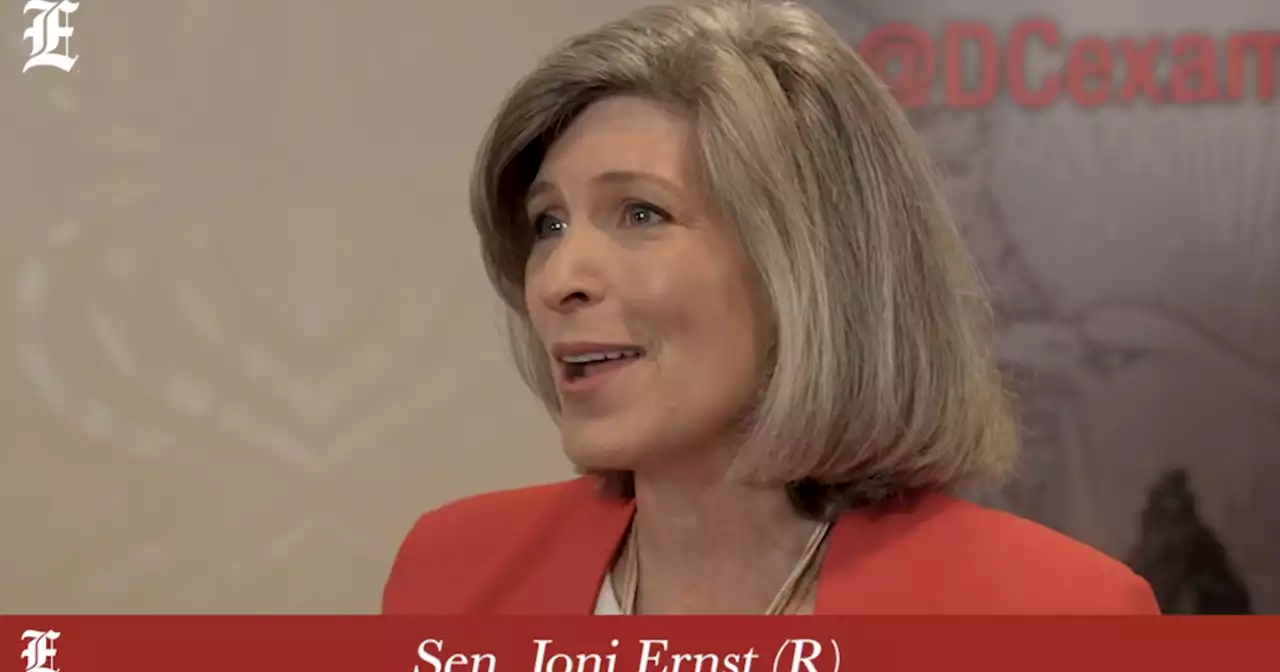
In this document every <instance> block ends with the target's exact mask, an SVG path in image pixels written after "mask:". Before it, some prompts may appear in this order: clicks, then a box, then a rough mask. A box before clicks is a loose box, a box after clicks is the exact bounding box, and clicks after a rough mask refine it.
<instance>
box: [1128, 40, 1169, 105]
mask: <svg viewBox="0 0 1280 672" xmlns="http://www.w3.org/2000/svg"><path fill="white" fill-rule="evenodd" d="M1119 47H1120V57H1121V59H1122V60H1123V61H1124V65H1125V67H1124V72H1125V75H1124V86H1122V87H1121V88H1120V95H1119V99H1120V102H1122V103H1128V102H1132V101H1133V99H1134V98H1135V97H1137V96H1138V95H1139V94H1142V95H1145V96H1146V97H1147V100H1149V101H1151V102H1153V103H1158V102H1160V100H1161V99H1162V97H1163V96H1162V94H1161V91H1160V79H1159V78H1158V77H1157V76H1156V65H1157V64H1158V63H1159V62H1160V50H1161V48H1162V47H1164V40H1163V39H1161V38H1158V37H1153V38H1150V39H1147V40H1146V41H1144V42H1138V41H1137V40H1135V39H1133V38H1131V37H1125V38H1121V39H1120V42H1119Z"/></svg>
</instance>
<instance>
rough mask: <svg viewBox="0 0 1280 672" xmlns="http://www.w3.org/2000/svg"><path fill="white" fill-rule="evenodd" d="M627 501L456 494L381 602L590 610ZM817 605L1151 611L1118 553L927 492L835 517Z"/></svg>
mask: <svg viewBox="0 0 1280 672" xmlns="http://www.w3.org/2000/svg"><path fill="white" fill-rule="evenodd" d="M632 507H633V504H632V503H631V502H627V501H622V500H615V499H611V498H608V497H606V496H604V495H601V494H597V492H596V487H595V483H594V482H593V481H592V480H591V479H587V478H579V479H575V480H572V481H568V482H563V483H556V484H552V485H544V486H538V487H532V488H522V489H518V490H508V491H504V492H496V493H490V494H486V495H480V496H477V497H471V498H468V499H463V500H461V501H458V502H454V503H453V504H449V505H447V506H444V507H442V508H440V509H437V510H435V511H432V512H429V513H427V514H425V515H423V516H422V517H421V518H420V519H419V520H418V522H417V524H416V525H415V526H414V527H413V530H412V531H411V532H410V533H409V535H408V537H407V538H406V539H405V541H404V544H403V545H402V546H401V548H400V552H399V554H398V555H397V557H396V560H395V564H394V565H393V567H392V569H391V576H390V578H389V579H388V580H387V584H386V588H385V590H384V592H383V601H382V610H383V613H387V614H424V615H425V614H440V615H443V614H537V615H550V614H582V615H586V614H591V613H592V612H593V610H594V608H595V603H596V593H597V591H598V590H599V588H600V584H601V582H602V581H603V580H604V576H605V572H606V571H608V569H609V563H610V560H611V559H612V557H613V555H614V552H615V550H616V549H617V548H618V546H619V544H620V543H621V542H622V538H623V535H624V534H625V532H626V529H627V525H628V523H629V522H630V520H631V513H632ZM830 535H831V536H830V537H829V538H828V546H827V550H826V553H825V555H824V556H823V560H822V566H821V570H820V573H819V577H818V588H817V602H816V605H815V611H816V613H818V614H1158V613H1159V608H1158V607H1157V605H1156V602H1155V599H1154V597H1153V596H1152V593H1151V589H1150V588H1149V587H1148V585H1147V583H1146V582H1145V581H1143V580H1142V579H1141V578H1139V577H1138V576H1136V575H1135V574H1134V573H1133V572H1131V571H1129V569H1128V568H1127V567H1125V566H1124V565H1123V564H1121V563H1119V562H1117V561H1115V560H1112V559H1111V558H1108V557H1107V556H1105V555H1103V554H1102V553H1099V552H1098V551H1095V550H1093V549H1092V548H1090V547H1088V546H1085V545H1084V544H1081V543H1079V542H1076V541H1073V540H1071V539H1069V538H1067V537H1065V536H1063V535H1061V534H1058V533H1057V532H1054V531H1052V530H1049V529H1048V528H1045V527H1041V526H1040V525H1038V524H1036V523H1032V522H1030V521H1027V520H1024V519H1022V518H1018V517H1015V516H1012V515H1009V514H1006V513H1002V512H998V511H994V510H989V509H984V508H982V507H979V506H977V505H974V504H971V503H968V502H965V501H961V500H957V499H952V498H950V497H945V496H942V495H931V496H928V497H925V498H923V499H920V500H919V501H917V502H915V503H913V504H910V505H906V504H903V505H896V506H894V507H891V508H889V507H881V508H880V509H878V510H875V511H872V510H863V511H853V512H850V513H848V514H846V515H844V516H843V517H841V518H840V520H839V521H837V523H836V524H835V526H834V527H833V528H832V530H831V533H830Z"/></svg>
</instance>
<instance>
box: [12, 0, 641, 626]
mask: <svg viewBox="0 0 1280 672" xmlns="http://www.w3.org/2000/svg"><path fill="white" fill-rule="evenodd" d="M635 4H638V2H637V0H536V1H526V0H478V1H476V0H473V1H471V2H454V1H450V0H426V1H416V2H415V1H409V0H395V1H391V2H361V3H351V2H322V3H317V2H302V1H299V0H290V1H287V2H285V1H277V2H269V3H263V2H253V1H251V0H172V1H168V2H155V1H153V0H110V1H108V0H81V2H80V9H79V10H78V11H77V12H76V13H75V14H74V15H73V25H74V27H75V31H76V32H75V35H74V37H73V39H72V50H73V52H74V53H76V54H78V55H79V57H80V60H79V61H78V63H77V64H76V67H75V69H74V70H73V71H72V72H71V73H70V74H64V73H62V72H60V71H56V70H45V71H40V70H33V71H31V72H28V73H26V74H22V73H21V70H22V64H23V62H24V61H25V60H26V57H27V55H28V53H29V51H30V43H29V42H25V41H23V40H22V32H23V30H24V29H25V27H26V20H25V19H24V17H22V16H21V15H20V11H21V7H22V3H21V2H8V3H5V5H6V6H5V8H4V10H3V14H0V46H2V47H3V50H2V52H0V53H3V58H0V60H2V61H3V63H0V92H2V93H0V100H3V106H0V121H2V122H3V123H0V147H3V158H0V204H2V205H0V208H2V210H0V212H3V217H4V222H3V225H2V226H0V428H2V432H0V548H3V552H2V553H0V611H3V612H9V613H13V612H48V611H76V612H79V611H121V612H144V611H166V612H167V611H178V612H186V611H199V612H205V611H238V612H243V611H250V612H257V611H297V610H301V611H342V612H346V611H371V610H374V609H376V607H377V602H378V597H379V590H380V588H381V582H382V580H383V579H384V577H385V574H386V570H387V567H388V565H389V563H390V560H391V557H392V554H393V552H394V550H395V547H396V544H397V543H398V542H399V540H400V538H401V537H402V535H403V534H404V532H405V531H406V529H407V527H408V526H409V525H410V524H411V523H412V521H413V519H414V517H415V516H416V515H417V514H418V513H420V512H421V511H422V510H424V509H426V508H428V507H431V506H433V505H436V504H439V503H441V502H444V501H446V500H449V499H452V498H455V497H458V496H460V495H463V494H467V493H471V492H474V491H477V490H481V489H489V488H494V487H499V486H504V485H517V484H522V483H527V482H533V481H539V480H548V479H554V478H559V477H562V476H564V475H567V474H568V473H569V470H568V467H567V466H566V465H565V463H564V461H563V460H562V458H561V457H560V455H559V453H558V451H557V448H556V445H555V441H554V435H553V432H552V428H551V426H550V424H549V423H548V422H547V421H546V419H545V418H544V417H543V414H542V412H541V410H540V409H539V408H538V407H536V406H535V405H534V402H533V401H532V400H531V398H530V397H529V396H528V395H527V394H526V393H525V391H524V389H523V388H522V387H521V386H520V385H519V384H518V382H517V379H516V377H515V376H514V374H513V373H512V371H511V370H510V368H509V366H508V362H507V360H506V353H505V351H504V350H503V349H502V348H501V346H500V342H499V340H498V338H497V330H496V328H495V324H496V316H497V315H498V312H497V310H496V306H495V302H494V300H493V299H492V298H491V295H490V291H489V288H488V285H487V283H486V281H485V280H484V277H483V274H482V270H481V268H480V265H479V262H478V257H477V254H476V249H477V248H476V243H475V240H474V236H473V234H472V231H471V225H470V222H469V219H468V214H467V209H466V183H467V175H468V170H469V168H470V165H471V157H472V152H473V150H474V147H475V145H476V143H477V141H478V140H479V137H480V135H481V133H482V131H483V127H484V125H485V123H486V121H487V118H488V116H489V114H490V113H491V111H492V110H493V109H494V107H495V105H496V104H497V102H498V101H499V99H500V97H501V95H502V94H503V92H504V90H505V88H506V87H507V86H509V85H510V84H511V83H513V81H514V79H515V78H516V77H517V76H519V75H520V74H521V72H522V71H523V70H524V69H525V68H527V67H528V66H530V65H531V63H532V62H533V60H534V59H535V58H536V57H537V56H538V55H539V54H541V53H542V52H544V51H545V50H547V49H548V48H549V47H550V46H551V45H552V44H553V43H554V42H555V41H557V40H558V39H560V38H562V37H565V36H567V35H568V34H570V33H571V32H574V31H577V30H580V29H584V28H587V27H590V26H592V25H594V24H596V23H598V22H600V21H602V20H604V19H607V18H612V17H614V16H616V15H617V14H619V13H621V12H623V11H625V10H626V9H628V8H629V7H630V6H632V5H635Z"/></svg>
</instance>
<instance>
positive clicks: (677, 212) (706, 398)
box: [383, 0, 1157, 614]
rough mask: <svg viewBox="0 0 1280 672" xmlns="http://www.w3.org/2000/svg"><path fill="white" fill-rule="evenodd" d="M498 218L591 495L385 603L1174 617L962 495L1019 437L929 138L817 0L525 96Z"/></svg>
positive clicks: (508, 277)
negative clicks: (817, 12)
mask: <svg viewBox="0 0 1280 672" xmlns="http://www.w3.org/2000/svg"><path fill="white" fill-rule="evenodd" d="M472 204H473V212H474V217H475V221H476V224H477V227H478V229H479V233H480V238H481V241H482V246H483V252H484V259H485V263H486V264H487V267H488V270H489V272H490V276H491V278H492V281H493V283H494V285H495V286H496V288H497V290H498V292H499V294H500V295H501V297H502V298H503V300H504V301H505V303H506V305H507V306H508V307H509V308H510V314H511V326H512V336H513V342H514V344H515V347H516V351H517V354H518V355H519V361H520V362H521V364H522V367H521V370H522V373H523V375H524V376H525V378H526V380H527V381H528V383H529V385H530V386H531V387H532V388H533V390H534V391H535V392H536V393H537V394H538V395H540V397H541V398H542V400H543V401H544V402H545V403H546V405H547V407H548V409H549V410H550V412H551V414H552V416H553V417H554V418H555V420H556V422H557V424H558V426H559V429H560V432H561V434H562V437H563V444H564V449H565V451H566V453H567V455H568V457H569V458H570V459H571V461H572V462H573V463H574V464H575V465H576V466H577V467H578V468H579V469H580V470H581V471H583V472H584V473H585V474H587V475H586V476H584V477H583V478H579V479H576V480H573V481H569V482H566V483H558V484H553V485H547V486H540V487H534V488H527V489H520V490H514V491H507V492H500V493H494V494H488V495H483V496H479V497H474V498H470V499H466V500H463V501H460V502H456V503H453V504H451V505H448V506H445V507H443V508H440V509H438V510H436V511H433V512H430V513H427V514H426V515H424V516H423V517H422V518H421V519H420V520H419V521H418V523H417V525H416V526H415V527H414V529H413V530H412V532H411V533H410V534H409V536H408V538H407V539H406V541H405V542H404V545H403V547H402V548H401V551H400V553H399V556H398V558H397V560H396V562H395V565H394V567H393V569H392V572H391V576H390V578H389V580H388V583H387V586H386V590H385V594H384V604H383V608H384V611H385V612H387V613H423V614H425V613H431V614H462V613H533V614H574V613H579V614H589V613H597V614H618V613H621V614H642V613H643V614H675V613H746V614H751V613H765V614H787V613H822V614H835V613H894V612H896V613H984V612H985V613H1034V612H1041V613H1069V612H1076V613H1155V612H1156V611H1157V609H1156V607H1155V603H1154V601H1153V599H1152V596H1151V592H1150V590H1149V589H1148V587H1147V586H1146V584H1145V583H1144V582H1143V581H1141V580H1140V579H1139V578H1137V577H1136V576H1135V575H1134V574H1132V573H1131V572H1129V571H1128V570H1127V569H1126V568H1125V567H1124V566H1123V565H1121V564H1119V563H1117V562H1115V561H1112V560H1110V559H1108V558H1106V557H1104V556H1103V555H1101V554H1100V553H1098V552H1096V551H1094V550H1092V549H1089V548H1087V547H1085V546H1083V545H1081V544H1078V543H1076V542H1073V541H1071V540H1069V539H1067V538H1065V537H1063V536H1060V535H1058V534H1057V533H1055V532H1052V531H1049V530H1048V529H1045V528H1042V527H1039V526H1037V525H1035V524H1033V523H1030V522H1027V521H1024V520H1021V519H1018V518H1015V517H1012V516H1010V515H1007V514H1004V513H999V512H995V511H988V510H985V509H981V508H979V507H977V506H974V505H972V504H968V503H964V502H962V501H960V500H957V499H955V498H953V497H952V496H951V495H949V494H948V493H950V492H953V491H954V490H955V489H957V488H958V487H961V486H963V485H968V484H972V483H977V482H994V481H996V480H998V479H999V478H1000V477H1001V476H1002V475H1003V474H1004V473H1005V472H1006V471H1007V469H1008V467H1009V466H1010V464H1011V462H1012V460H1013V458H1014V456H1015V447H1016V427H1015V423H1014V421H1013V419H1012V417H1011V413H1010V409H1009V404H1008V402H1007V399H1006V395H1005V392H1004V389H1003V388H1002V385H1001V380H1000V376H999V374H998V372H997V370H996V368H995V365H994V362H993V358H992V354H991V352H990V349H991V343H990V339H991V334H990V325H989V323H988V321H989V315H988V309H987V306H986V304H985V300H984V299H983V297H982V295H981V293H980V288H979V282H978V280H977V277H976V273H975V271H974V269H973V268H972V266H971V261H970V259H969V258H968V257H967V255H966V253H965V252H964V250H963V247H962V243H961V240H960V237H959V236H958V234H957V232H956V230H955V228H954V226H953V225H952V222H951V221H950V219H949V218H948V215H947V214H946V211H945V208H944V206H943V204H942V202H941V200H940V197H939V191H938V187H937V186H936V185H935V183H934V181H933V177H932V176H931V175H930V172H929V168H928V165H927V161H926V158H925V155H924V154H923V152H922V150H921V148H920V147H919V146H918V144H917V139H916V138H915V137H914V136H913V134H912V132H911V130H910V129H909V127H908V125H907V122H906V120H905V119H904V117H903V115H902V113H901V112H900V111H899V109H898V108H897V107H896V105H895V104H894V103H893V101H892V100H891V98H890V97H889V95H888V94H887V93H886V92H885V91H884V89H883V87H882V86H881V85H880V84H879V83H878V81H877V80H876V79H875V77H874V76H873V75H872V73H871V72H870V71H869V70H868V69H867V67H866V66H865V65H864V64H863V63H862V62H861V61H860V60H859V59H858V58H857V56H855V54H854V52H853V51H852V50H851V49H850V48H849V47H848V46H846V45H845V44H844V43H843V42H842V41H841V40H840V39H839V38H838V37H837V36H836V35H835V34H834V33H833V32H832V31H831V29H830V28H829V27H828V26H826V25H825V24H824V23H822V22H821V21H820V20H819V19H818V18H817V17H815V16H814V15H813V14H812V13H810V12H809V11H808V10H805V9H802V8H801V7H798V6H794V5H787V4H765V3H755V2H748V1H746V0H739V1H730V0H723V1H711V2H700V3H697V4H688V5H681V6H670V7H660V8H652V9H648V10H645V11H641V12H639V13H637V14H635V15H633V16H631V17H630V18H628V19H626V20H624V21H621V22H618V23H614V24H610V25H607V26H605V27H603V28H600V29H599V30H596V31H594V32H591V33H588V34H585V35H582V36H579V37H577V38H575V39H573V40H570V41H569V42H568V43H566V44H565V45H564V46H563V47H562V48H561V49H559V50H558V51H557V52H555V53H554V54H553V55H551V56H550V57H549V58H548V59H547V60H545V61H544V62H543V63H541V64H540V65H539V66H538V68H537V69H536V70H535V71H534V72H533V73H532V74H530V75H529V76H528V77H526V78H525V79H524V80H523V81H522V82H520V83H519V84H518V85H517V86H516V88H515V90H514V92H513V93H512V94H511V95H510V97H509V98H508V99H507V100H506V102H505V103H504V105H503V106H502V108H501V111H500V112H499V113H498V116H497V119H496V120H495V121H494V122H493V125H492V127H491V129H490V132H489V135H488V137H487V139H486V141H485V143H484V145H483V147H482V148H481V150H480V154H479V159H478V164H477V169H476V174H475V178H474V183H473V196H472Z"/></svg>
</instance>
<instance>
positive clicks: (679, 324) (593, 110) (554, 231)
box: [525, 97, 767, 469]
mask: <svg viewBox="0 0 1280 672" xmlns="http://www.w3.org/2000/svg"><path fill="white" fill-rule="evenodd" d="M689 139H690V138H689V128H688V126H687V124H686V122H685V121H684V120H683V119H682V118H681V117H680V116H679V115H678V114H676V113H675V112H673V111H671V110H668V109H667V108H665V107H663V106H661V105H659V104H657V103H654V102H650V101H647V100H644V99H639V98H625V97H619V98H610V99H606V100H602V101H600V102H597V103H595V104H594V105H592V106H591V107H589V108H587V109H586V110H585V111H584V112H583V113H582V114H581V115H580V116H578V117H577V119H576V120H575V121H574V122H573V123H572V124H571V125H570V126H569V127H568V128H567V129H566V131H565V132H564V133H563V135H561V136H560V138H559V139H558V140H557V141H556V142H555V144H554V145H552V147H551V148H550V150H549V152H548V153H547V155H546V157H545V160H544V161H543V163H542V166H541V169H540V171H539V173H538V176H537V178H536V180H535V181H534V183H533V184H532V186H531V188H530V190H529V196H528V199H527V202H526V203H527V211H528V215H529V221H530V222H532V223H533V226H534V227H535V229H536V234H537V236H538V242H537V243H535V245H534V248H533V251H532V253H531V255H530V258H529V262H528V266H527V268H526V291H525V300H526V301H527V303H528V308H529V315H530V317H531V318H532V321H533V326H534V328H535V330H536V331H537V334H538V336H539V337H540V339H541V341H542V343H543V345H544V346H545V347H546V350H547V357H548V358H549V359H550V363H551V369H552V371H553V372H554V374H555V377H556V385H557V390H558V394H559V398H560V402H561V410H562V417H561V420H560V429H561V433H562V435H563V439H564V445H565V450H566V452H567V453H568V455H569V458H570V459H571V460H573V461H574V462H575V463H577V464H579V465H580V466H583V467H587V468H592V469H633V468H637V467H639V466H642V464H643V463H645V462H647V461H649V460H651V459H653V458H654V457H659V456H663V455H666V456H674V453H675V451H680V452H681V454H682V455H685V456H687V455H689V451H697V452H702V450H704V449H709V448H712V447H715V446H716V445H717V444H722V443H723V440H724V438H725V434H726V432H728V431H731V430H732V429H733V426H734V423H735V422H736V421H738V420H740V419H741V418H742V416H743V414H744V412H745V411H747V410H748V409H749V408H750V404H751V402H752V400H753V396H754V394H755V392H756V390H757V387H758V382H759V380H760V375H761V371H762V369H761V364H762V361H763V352H764V347H765V339H766V338H767V334H766V332H765V330H764V325H765V324H766V323H767V317H766V313H765V311H766V308H765V305H766V304H765V302H764V301H762V300H761V296H762V294H761V292H760V291H758V286H759V283H758V281H757V280H756V276H755V274H754V273H753V271H752V266H751V265H750V263H749V262H748V260H747V259H746V257H745V255H744V253H743V251H742V248H741V246H740V245H739V243H738V240H737V236H736V234H735V231H734V229H733V227H732V225H731V224H730V223H729V222H726V221H723V219H722V218H721V217H719V216H718V215H717V214H716V212H715V207H714V205H713V204H712V203H711V199H710V198H709V196H708V194H707V193H706V191H705V189H704V188H703V187H702V186H701V185H700V184H699V183H698V180H697V179H696V176H695V173H694V169H693V165H692V162H691V160H690V157H689V155H688V147H689Z"/></svg>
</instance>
